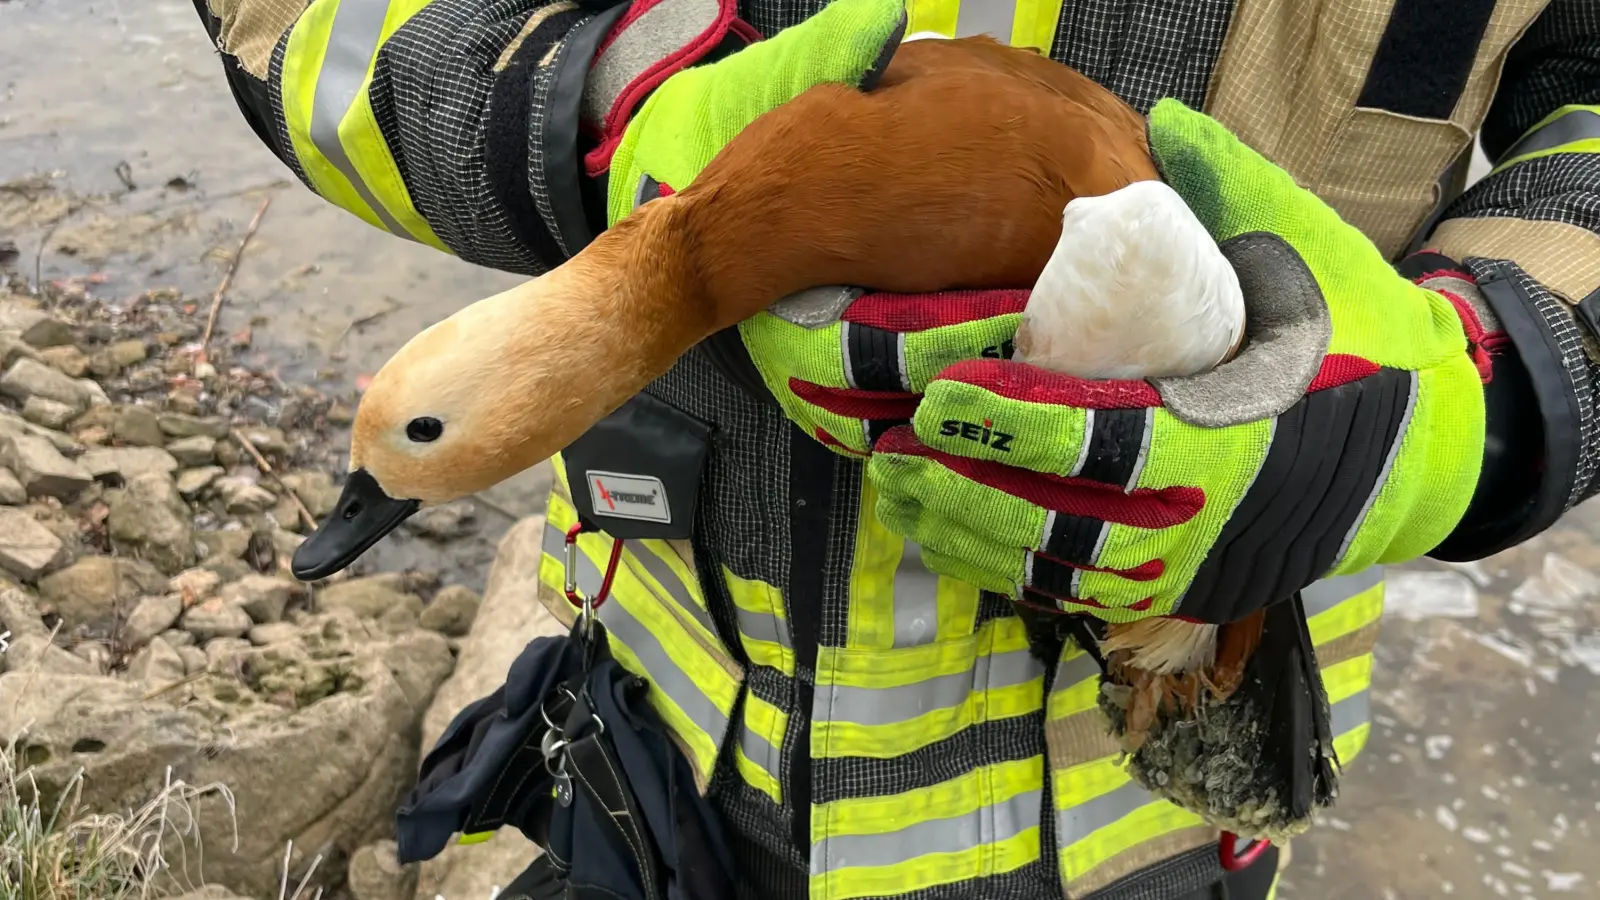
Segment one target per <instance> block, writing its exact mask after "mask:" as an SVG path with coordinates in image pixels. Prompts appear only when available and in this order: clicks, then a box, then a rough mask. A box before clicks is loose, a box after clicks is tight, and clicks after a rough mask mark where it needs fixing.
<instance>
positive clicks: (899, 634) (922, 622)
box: [894, 541, 939, 647]
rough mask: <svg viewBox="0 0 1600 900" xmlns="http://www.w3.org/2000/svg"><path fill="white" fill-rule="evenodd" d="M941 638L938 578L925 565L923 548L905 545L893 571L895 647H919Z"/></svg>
mask: <svg viewBox="0 0 1600 900" xmlns="http://www.w3.org/2000/svg"><path fill="white" fill-rule="evenodd" d="M938 636H939V576H937V575H935V574H933V573H932V572H930V571H928V569H927V567H926V566H924V565H923V564H922V548H921V547H920V546H918V545H917V544H915V543H913V542H912V541H906V548H905V552H904V554H903V555H902V556H901V557H900V565H899V566H898V567H897V568H896V569H895V570H894V645H895V646H896V647H918V646H921V645H923V644H931V643H933V641H934V639H935V638H937V637H938Z"/></svg>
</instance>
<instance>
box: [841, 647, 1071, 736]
mask: <svg viewBox="0 0 1600 900" xmlns="http://www.w3.org/2000/svg"><path fill="white" fill-rule="evenodd" d="M1043 674H1044V666H1042V665H1040V664H1039V661H1038V660H1036V659H1034V658H1033V656H1032V655H1031V654H1029V653H1028V651H1027V650H1025V649H1024V650H1012V651H1009V652H1006V653H995V654H992V655H989V656H980V657H978V658H977V659H976V660H974V661H973V665H972V668H971V669H968V670H967V671H965V672H954V673H951V674H949V675H940V676H937V677H934V678H929V679H927V680H926V681H919V682H917V683H915V684H907V685H902V686H900V687H889V688H863V687H851V686H847V685H837V684H835V685H826V684H819V685H817V687H816V693H815V696H814V699H813V701H812V713H811V714H812V718H813V719H815V720H817V721H834V722H854V723H856V724H858V725H893V724H896V723H898V722H904V721H907V720H908V719H914V718H916V717H917V716H920V715H922V714H923V713H926V712H928V711H930V710H935V709H950V708H952V707H956V706H960V705H961V704H962V703H965V702H966V700H967V696H968V695H969V694H971V693H972V692H974V691H981V690H985V689H989V688H1002V687H1011V686H1012V685H1018V684H1027V683H1028V682H1029V681H1032V680H1033V679H1035V678H1038V677H1039V676H1041V675H1043Z"/></svg>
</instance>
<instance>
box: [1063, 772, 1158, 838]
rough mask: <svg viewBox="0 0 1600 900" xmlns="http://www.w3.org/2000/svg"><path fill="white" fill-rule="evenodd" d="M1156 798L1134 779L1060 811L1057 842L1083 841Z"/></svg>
mask: <svg viewBox="0 0 1600 900" xmlns="http://www.w3.org/2000/svg"><path fill="white" fill-rule="evenodd" d="M1154 799H1156V798H1155V797H1154V796H1153V795H1152V794H1151V793H1150V792H1149V791H1147V790H1145V789H1144V788H1142V787H1140V786H1139V783H1138V782H1137V781H1130V782H1128V783H1127V784H1125V785H1123V786H1122V787H1119V788H1117V789H1115V790H1112V791H1107V792H1106V793H1104V794H1101V795H1100V796H1098V797H1096V798H1094V799H1093V800H1085V801H1084V802H1082V803H1079V804H1078V805H1077V806H1069V807H1067V808H1066V809H1058V810H1056V843H1057V844H1058V845H1059V846H1062V847H1065V846H1066V845H1068V844H1072V843H1076V842H1078V841H1081V840H1083V839H1084V838H1086V837H1088V836H1089V835H1091V834H1094V833H1095V832H1096V831H1099V830H1100V829H1102V828H1104V827H1106V826H1107V825H1112V824H1115V823H1116V822H1117V820H1119V819H1121V818H1123V817H1124V816H1126V815H1128V814H1129V813H1132V812H1133V811H1134V810H1137V809H1138V808H1139V807H1141V806H1144V805H1145V804H1147V803H1149V802H1150V801H1152V800H1154Z"/></svg>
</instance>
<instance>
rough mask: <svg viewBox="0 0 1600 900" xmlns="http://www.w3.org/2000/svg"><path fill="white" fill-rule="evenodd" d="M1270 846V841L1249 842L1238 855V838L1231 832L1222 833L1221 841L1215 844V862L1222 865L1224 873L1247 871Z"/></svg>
mask: <svg viewBox="0 0 1600 900" xmlns="http://www.w3.org/2000/svg"><path fill="white" fill-rule="evenodd" d="M1271 846H1272V842H1271V841H1251V842H1250V843H1249V844H1247V845H1246V846H1245V850H1244V852H1243V853H1240V852H1238V847H1239V836H1238V835H1237V834H1234V833H1233V832H1231V831H1224V832H1223V833H1222V839H1221V840H1220V841H1218V843H1217V861H1218V862H1220V863H1221V864H1222V868H1223V871H1226V872H1237V871H1239V870H1240V869H1248V868H1249V867H1250V865H1251V864H1252V863H1254V862H1255V861H1256V860H1258V859H1260V858H1261V854H1263V853H1265V852H1267V848H1268V847H1271Z"/></svg>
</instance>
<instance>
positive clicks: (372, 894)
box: [346, 840, 417, 900]
mask: <svg viewBox="0 0 1600 900" xmlns="http://www.w3.org/2000/svg"><path fill="white" fill-rule="evenodd" d="M399 849H400V848H399V847H398V846H397V845H396V844H395V842H394V841H390V840H382V841H378V842H377V843H375V844H368V845H366V846H365V847H362V848H361V849H360V850H357V851H356V852H355V853H354V854H352V855H351V857H350V869H349V874H348V876H347V879H346V884H347V885H348V886H349V888H350V893H351V894H354V895H355V900H411V898H412V895H413V894H415V893H416V890H417V867H416V866H414V865H401V864H400V856H399Z"/></svg>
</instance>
